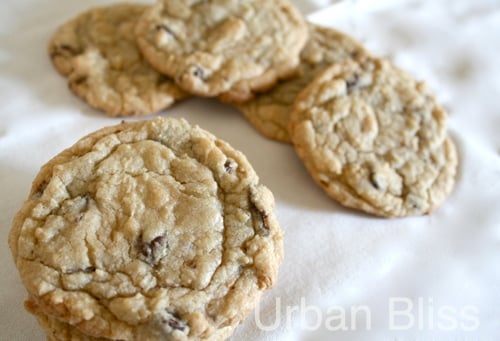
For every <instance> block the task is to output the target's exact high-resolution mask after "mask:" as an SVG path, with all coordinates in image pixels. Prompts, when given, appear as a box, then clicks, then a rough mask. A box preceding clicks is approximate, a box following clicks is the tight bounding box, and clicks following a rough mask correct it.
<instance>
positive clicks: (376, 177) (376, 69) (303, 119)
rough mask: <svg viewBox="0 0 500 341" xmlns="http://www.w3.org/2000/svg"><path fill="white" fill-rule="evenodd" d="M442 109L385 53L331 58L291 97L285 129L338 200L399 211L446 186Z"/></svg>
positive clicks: (428, 207) (444, 191) (410, 211)
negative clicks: (360, 57) (384, 56)
mask: <svg viewBox="0 0 500 341" xmlns="http://www.w3.org/2000/svg"><path fill="white" fill-rule="evenodd" d="M446 119H447V115H446V113H445V111H444V110H443V109H442V108H441V107H440V106H439V105H438V104H437V103H436V100H435V98H434V97H433V96H432V95H431V93H430V92H429V90H428V89H427V88H426V86H425V85H424V84H423V83H422V82H418V81H416V80H415V79H414V78H413V77H411V76H410V75H408V74H407V73H405V72H403V71H402V70H400V69H399V68H397V67H395V66H394V65H392V64H390V63H389V62H388V61H386V60H382V59H377V58H369V57H367V58H364V59H363V60H361V61H357V62H354V61H348V62H345V63H341V64H335V65H333V66H331V67H330V68H328V69H327V70H325V71H324V72H323V73H322V74H320V75H319V76H318V77H317V78H316V79H315V80H314V81H313V82H312V83H311V84H310V85H309V86H308V87H307V88H306V89H305V90H304V91H303V92H302V93H301V94H300V95H299V96H298V98H297V100H296V102H295V104H294V110H293V112H292V114H291V118H290V126H289V131H290V136H291V139H292V141H293V143H294V145H295V148H296V151H297V153H298V155H299V156H300V158H301V159H302V160H303V161H304V163H305V165H306V167H307V169H308V170H309V172H310V173H311V175H312V176H313V178H314V180H315V181H316V182H317V183H318V184H319V185H320V186H321V187H322V188H323V189H324V190H325V191H326V193H327V194H328V195H330V196H331V197H332V198H334V199H336V200H338V201H339V202H340V203H341V204H343V205H345V206H348V207H353V208H356V209H360V210H363V211H365V212H368V213H371V214H375V215H380V216H387V217H401V216H409V215H420V214H426V213H429V212H431V211H432V210H433V209H435V208H436V207H437V206H438V205H439V204H441V203H442V202H443V200H444V198H445V197H446V196H447V195H448V194H449V193H450V191H451V189H452V187H453V184H454V177H455V173H456V167H457V153H456V150H455V147H454V145H453V143H452V141H451V140H450V139H449V138H448V137H447V132H446Z"/></svg>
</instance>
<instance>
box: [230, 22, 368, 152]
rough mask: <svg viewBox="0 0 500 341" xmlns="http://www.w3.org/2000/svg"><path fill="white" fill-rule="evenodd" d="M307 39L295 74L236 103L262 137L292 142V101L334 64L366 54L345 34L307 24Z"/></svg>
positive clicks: (360, 46)
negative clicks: (289, 129)
mask: <svg viewBox="0 0 500 341" xmlns="http://www.w3.org/2000/svg"><path fill="white" fill-rule="evenodd" d="M308 25H309V39H308V41H307V43H306V45H305V47H304V49H303V50H302V52H301V54H300V64H299V68H298V72H297V75H296V76H294V77H292V78H289V79H286V80H282V81H280V82H279V83H278V84H276V85H275V86H274V87H273V88H272V89H270V90H269V91H267V92H264V93H260V94H257V95H256V96H255V97H254V98H252V99H251V100H249V101H247V102H245V103H241V104H237V107H238V108H239V109H240V110H241V111H242V112H243V114H244V115H245V117H246V118H247V119H248V121H249V122H250V123H251V124H252V125H253V126H254V127H255V128H256V129H257V130H258V131H259V132H260V133H261V134H262V135H264V136H266V137H268V138H271V139H273V140H277V141H282V142H287V143H291V141H290V136H289V134H288V121H289V118H290V113H291V111H292V107H293V102H294V101H295V98H296V97H297V95H298V94H299V93H300V92H301V91H302V90H304V88H305V87H306V86H307V85H309V83H310V82H312V81H313V79H314V78H315V77H316V76H317V75H318V74H319V73H320V72H321V71H324V70H325V69H326V68H327V67H329V66H330V65H331V64H333V63H339V62H344V61H346V60H350V59H353V58H358V57H360V56H363V55H367V54H368V52H367V51H366V50H365V49H364V48H363V46H362V45H361V44H360V43H358V42H357V41H356V40H354V39H353V38H351V37H349V36H348V35H346V34H344V33H342V32H339V31H337V30H334V29H332V28H328V27H322V26H318V25H315V24H312V23H309V24H308Z"/></svg>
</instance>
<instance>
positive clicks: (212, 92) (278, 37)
mask: <svg viewBox="0 0 500 341" xmlns="http://www.w3.org/2000/svg"><path fill="white" fill-rule="evenodd" d="M136 35H137V40H138V43H139V46H140V48H141V51H142V52H143V54H144V56H145V57H146V58H147V60H148V61H149V62H150V63H151V65H153V66H154V67H155V68H156V69H157V70H159V71H160V72H163V73H165V74H166V75H168V76H170V77H172V78H174V79H175V81H176V82H177V83H178V84H179V85H180V86H181V87H182V88H184V89H185V90H187V91H189V92H191V93H193V94H196V95H200V96H217V95H220V96H221V98H222V99H224V100H226V101H237V102H241V101H245V100H247V99H249V98H250V97H251V95H252V93H253V92H254V91H257V90H264V89H268V88H270V87H271V86H272V85H273V84H275V83H276V82H277V80H278V79H279V78H283V77H287V76H288V75H290V74H291V73H292V72H293V71H294V70H295V69H296V67H297V65H298V63H299V53H300V50H301V49H302V48H303V46H304V44H305V42H306V39H307V25H306V23H305V21H304V19H303V18H302V16H301V15H300V13H299V12H298V11H297V9H295V8H294V7H293V6H292V5H291V4H290V3H289V2H288V0H276V1H264V0H244V1H235V0H221V1H200V0H192V1H183V0H160V1H158V2H157V4H156V5H154V6H153V7H152V8H151V9H150V10H147V11H146V12H145V13H144V15H143V16H142V18H141V19H140V20H139V23H138V25H137V31H136Z"/></svg>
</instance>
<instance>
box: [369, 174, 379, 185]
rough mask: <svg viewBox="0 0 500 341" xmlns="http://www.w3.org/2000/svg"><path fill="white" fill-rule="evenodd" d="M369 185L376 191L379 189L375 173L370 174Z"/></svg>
mask: <svg viewBox="0 0 500 341" xmlns="http://www.w3.org/2000/svg"><path fill="white" fill-rule="evenodd" d="M370 183H371V184H372V185H373V187H375V188H376V189H380V188H381V186H380V184H379V182H378V180H377V173H375V172H372V173H371V174H370Z"/></svg>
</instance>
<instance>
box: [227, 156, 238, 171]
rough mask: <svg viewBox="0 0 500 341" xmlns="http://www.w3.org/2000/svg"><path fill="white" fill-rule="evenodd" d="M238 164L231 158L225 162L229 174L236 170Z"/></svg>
mask: <svg viewBox="0 0 500 341" xmlns="http://www.w3.org/2000/svg"><path fill="white" fill-rule="evenodd" d="M236 167H237V164H236V162H234V161H233V160H231V159H228V160H226V162H225V163H224V169H225V170H226V173H228V174H233V173H234V171H235V170H236Z"/></svg>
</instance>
